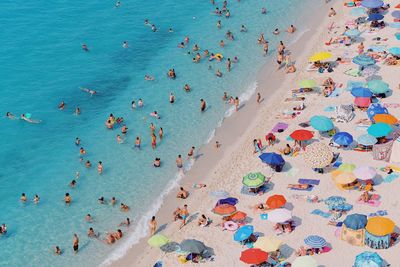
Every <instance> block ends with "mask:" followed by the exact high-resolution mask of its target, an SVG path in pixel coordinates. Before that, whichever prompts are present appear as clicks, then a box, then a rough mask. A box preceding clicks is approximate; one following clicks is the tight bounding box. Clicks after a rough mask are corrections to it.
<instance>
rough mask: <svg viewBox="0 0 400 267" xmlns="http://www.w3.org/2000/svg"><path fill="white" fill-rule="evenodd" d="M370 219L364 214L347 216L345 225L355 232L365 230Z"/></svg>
mask: <svg viewBox="0 0 400 267" xmlns="http://www.w3.org/2000/svg"><path fill="white" fill-rule="evenodd" d="M367 222H368V218H367V216H366V215H364V214H358V213H354V214H350V215H347V217H346V219H344V221H343V224H344V225H346V227H347V228H350V229H353V230H359V229H364V228H365V226H366V225H367Z"/></svg>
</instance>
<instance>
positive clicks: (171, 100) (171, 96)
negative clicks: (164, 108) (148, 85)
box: [169, 92, 175, 104]
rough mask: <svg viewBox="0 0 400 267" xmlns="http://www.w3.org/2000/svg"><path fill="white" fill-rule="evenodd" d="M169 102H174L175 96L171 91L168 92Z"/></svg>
mask: <svg viewBox="0 0 400 267" xmlns="http://www.w3.org/2000/svg"><path fill="white" fill-rule="evenodd" d="M169 103H171V104H173V103H175V96H174V94H173V93H172V92H171V93H170V94H169Z"/></svg>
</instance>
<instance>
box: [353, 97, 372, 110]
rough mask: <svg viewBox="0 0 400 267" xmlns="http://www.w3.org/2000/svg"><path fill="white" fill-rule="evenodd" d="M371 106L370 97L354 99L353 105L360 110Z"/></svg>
mask: <svg viewBox="0 0 400 267" xmlns="http://www.w3.org/2000/svg"><path fill="white" fill-rule="evenodd" d="M370 104H371V98H370V97H356V98H355V99H354V105H356V106H357V107H361V108H367V107H369V105H370Z"/></svg>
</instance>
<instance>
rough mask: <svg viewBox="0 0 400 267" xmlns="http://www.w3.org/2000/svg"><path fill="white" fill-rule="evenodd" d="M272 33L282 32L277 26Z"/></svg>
mask: <svg viewBox="0 0 400 267" xmlns="http://www.w3.org/2000/svg"><path fill="white" fill-rule="evenodd" d="M272 33H273V34H275V35H278V34H279V33H280V31H279V29H278V28H276V29H275V30H274V31H273V32H272Z"/></svg>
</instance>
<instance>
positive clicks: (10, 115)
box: [6, 111, 15, 120]
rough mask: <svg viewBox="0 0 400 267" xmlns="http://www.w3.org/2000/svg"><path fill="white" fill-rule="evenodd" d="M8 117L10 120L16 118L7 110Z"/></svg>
mask: <svg viewBox="0 0 400 267" xmlns="http://www.w3.org/2000/svg"><path fill="white" fill-rule="evenodd" d="M6 117H7V118H8V119H10V120H14V119H15V116H14V115H13V114H12V113H11V112H9V111H8V112H7V113H6Z"/></svg>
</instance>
